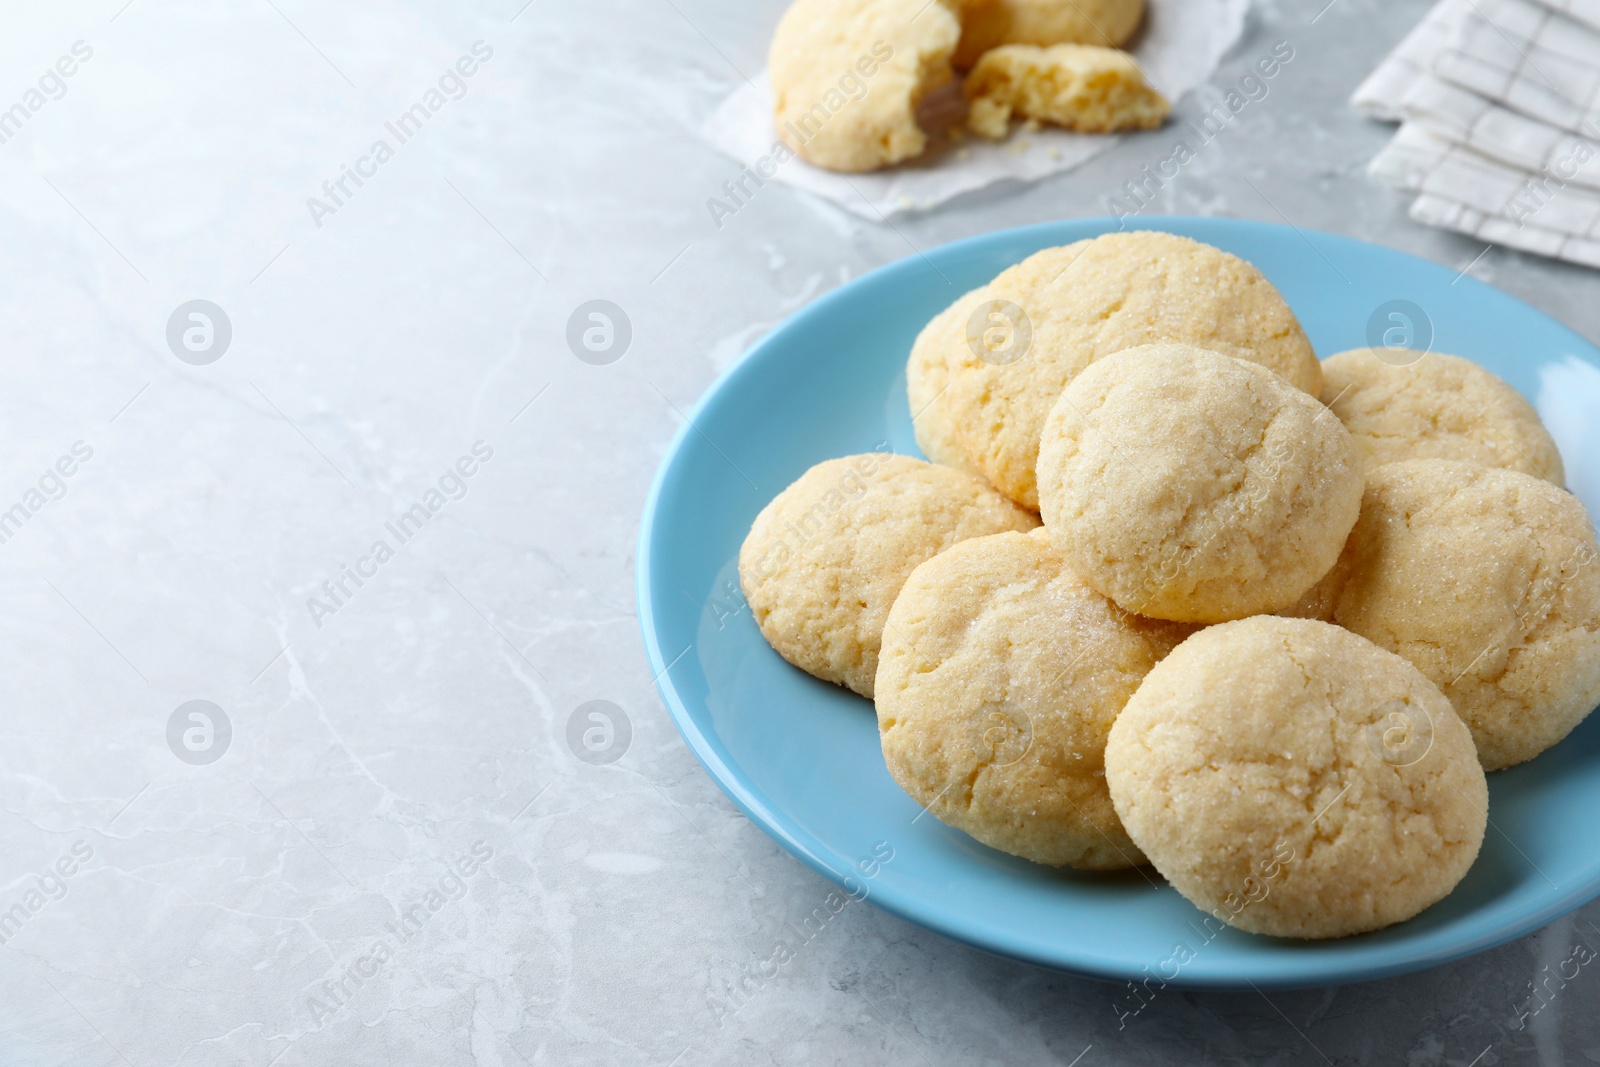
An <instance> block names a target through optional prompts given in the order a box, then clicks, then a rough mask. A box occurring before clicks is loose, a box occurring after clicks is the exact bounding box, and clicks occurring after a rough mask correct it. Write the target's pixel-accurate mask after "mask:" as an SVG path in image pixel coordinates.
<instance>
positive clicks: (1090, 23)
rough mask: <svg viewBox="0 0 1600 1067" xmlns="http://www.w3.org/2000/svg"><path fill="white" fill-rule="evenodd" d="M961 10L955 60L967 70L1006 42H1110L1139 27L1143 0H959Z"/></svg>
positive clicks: (1111, 44)
mask: <svg viewBox="0 0 1600 1067" xmlns="http://www.w3.org/2000/svg"><path fill="white" fill-rule="evenodd" d="M960 10H961V44H960V46H959V47H957V49H956V56H955V65H956V66H957V67H959V68H960V69H962V70H966V69H967V68H969V67H971V66H972V65H973V64H974V63H977V62H978V60H979V58H980V57H981V56H982V55H983V54H984V53H985V52H987V51H989V50H990V49H992V48H998V47H1000V46H1001V45H1007V44H1031V45H1046V46H1048V45H1053V44H1093V45H1100V46H1101V47H1105V48H1115V47H1116V46H1117V45H1120V44H1123V43H1124V42H1126V41H1127V40H1128V39H1129V38H1130V37H1132V36H1133V34H1134V31H1135V30H1137V29H1138V28H1139V23H1140V22H1141V21H1142V20H1143V18H1144V0H961V2H960Z"/></svg>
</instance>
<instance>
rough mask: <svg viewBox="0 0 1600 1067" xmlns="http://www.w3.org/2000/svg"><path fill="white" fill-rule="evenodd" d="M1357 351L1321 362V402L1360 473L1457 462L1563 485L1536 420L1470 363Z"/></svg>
mask: <svg viewBox="0 0 1600 1067" xmlns="http://www.w3.org/2000/svg"><path fill="white" fill-rule="evenodd" d="M1401 354H1402V355H1404V356H1407V357H1411V356H1416V357H1417V358H1416V362H1414V363H1407V364H1404V365H1400V366H1396V365H1395V364H1392V363H1390V362H1388V361H1387V360H1386V359H1385V358H1384V357H1385V356H1389V358H1393V354H1392V353H1390V352H1389V351H1388V350H1386V349H1372V348H1357V349H1354V350H1352V351H1349V352H1340V353H1339V354H1338V355H1336V356H1330V357H1329V358H1327V359H1325V360H1323V361H1322V402H1323V403H1325V404H1327V405H1328V406H1329V407H1331V408H1332V409H1333V413H1334V414H1335V415H1337V416H1339V420H1340V421H1341V422H1343V423H1344V424H1345V428H1346V429H1348V430H1349V431H1350V434H1351V436H1352V437H1354V438H1355V441H1356V450H1357V451H1358V452H1359V453H1360V455H1361V462H1362V465H1363V466H1364V467H1367V468H1369V469H1370V468H1372V467H1378V466H1382V465H1383V464H1385V463H1396V462H1399V461H1400V460H1406V459H1458V460H1462V461H1464V462H1467V463H1481V464H1483V465H1484V466H1485V467H1505V468H1506V469H1508V470H1516V471H1521V472H1522V473H1524V474H1531V475H1533V476H1534V477H1535V478H1543V479H1545V480H1546V481H1550V482H1554V483H1555V484H1556V485H1561V484H1563V471H1562V466H1561V453H1560V452H1558V451H1557V450H1556V443H1555V441H1554V440H1552V439H1551V437H1550V433H1549V431H1547V430H1546V429H1545V428H1544V424H1543V423H1542V422H1540V421H1539V413H1538V412H1536V411H1534V409H1533V405H1532V404H1530V403H1528V402H1527V401H1526V400H1524V399H1523V398H1522V395H1521V394H1520V393H1518V392H1517V391H1516V390H1515V389H1513V388H1511V386H1509V385H1507V384H1506V383H1505V382H1503V381H1501V380H1500V379H1499V378H1497V377H1495V376H1494V375H1493V374H1491V373H1489V372H1488V371H1486V370H1484V369H1483V368H1482V367H1480V366H1478V365H1477V364H1476V363H1473V362H1472V361H1470V360H1465V359H1462V358H1461V357H1459V356H1446V355H1443V354H1441V353H1438V352H1429V353H1427V354H1425V355H1420V356H1417V354H1416V353H1401Z"/></svg>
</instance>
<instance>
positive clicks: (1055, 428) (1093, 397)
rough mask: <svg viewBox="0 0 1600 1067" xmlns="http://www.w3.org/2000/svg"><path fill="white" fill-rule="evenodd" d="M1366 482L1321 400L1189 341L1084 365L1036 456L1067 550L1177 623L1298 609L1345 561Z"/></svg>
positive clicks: (1088, 572)
mask: <svg viewBox="0 0 1600 1067" xmlns="http://www.w3.org/2000/svg"><path fill="white" fill-rule="evenodd" d="M1361 486H1362V481H1361V473H1360V471H1359V470H1358V468H1357V466H1356V456H1355V447H1354V445H1353V444H1352V443H1351V441H1350V435H1349V433H1347V432H1346V431H1345V428H1344V427H1343V426H1342V425H1340V424H1339V420H1338V419H1336V418H1334V417H1333V416H1332V414H1330V413H1329V412H1328V409H1327V408H1325V407H1323V406H1322V405H1321V404H1319V403H1318V402H1317V401H1316V399H1315V398H1314V397H1311V396H1309V395H1308V394H1306V393H1304V392H1302V391H1300V390H1298V389H1296V388H1294V387H1293V386H1291V385H1289V383H1287V382H1285V381H1284V380H1283V379H1282V378H1279V377H1278V376H1277V375H1275V374H1273V373H1272V372H1270V371H1268V370H1266V369H1265V368H1263V367H1259V366H1257V365H1255V364H1253V363H1246V362H1244V361H1243V360H1239V359H1234V358H1232V357H1230V356H1225V355H1222V354H1220V353H1217V352H1211V351H1208V350H1206V349H1203V348H1196V347H1194V346H1192V345H1145V346H1141V347H1139V348H1131V349H1128V350H1127V351H1124V352H1119V353H1117V354H1116V355H1112V356H1107V357H1106V358H1104V359H1102V360H1099V361H1098V362H1096V363H1093V364H1091V365H1090V366H1089V368H1088V369H1087V370H1085V371H1084V372H1083V373H1082V374H1080V375H1078V376H1077V377H1076V378H1074V379H1073V381H1072V383H1071V384H1070V385H1068V386H1067V388H1066V389H1065V390H1064V391H1063V392H1062V394H1061V397H1060V399H1059V400H1058V402H1057V403H1056V405H1055V407H1054V409H1053V410H1052V411H1051V412H1050V417H1049V419H1048V421H1046V423H1045V427H1044V437H1043V442H1042V444H1041V445H1040V451H1039V496H1040V504H1041V507H1042V512H1043V515H1044V522H1045V526H1046V528H1047V529H1049V531H1050V538H1051V540H1052V541H1053V542H1054V543H1055V545H1056V547H1057V548H1058V549H1060V550H1061V553H1062V555H1064V556H1066V557H1067V559H1068V560H1070V561H1071V562H1072V564H1073V565H1074V566H1075V567H1076V568H1077V569H1078V571H1079V572H1080V573H1081V574H1082V575H1083V577H1084V579H1085V580H1086V581H1087V582H1088V583H1089V584H1090V585H1092V586H1093V587H1094V588H1095V589H1098V590H1099V591H1100V592H1102V593H1104V594H1105V595H1106V596H1109V597H1110V598H1111V599H1112V600H1115V601H1116V602H1117V603H1118V604H1119V605H1121V606H1122V607H1123V608H1124V609H1126V610H1128V611H1132V612H1136V613H1138V614H1140V615H1150V616H1153V617H1155V618H1160V619H1174V620H1178V621H1181V622H1225V621H1227V620H1229V619H1239V618H1243V617H1245V616H1247V615H1254V614H1257V613H1260V612H1271V611H1277V610H1280V609H1284V608H1288V607H1290V606H1291V605H1293V604H1294V603H1295V602H1296V601H1297V600H1298V599H1299V598H1300V597H1302V596H1303V595H1305V594H1306V593H1307V592H1308V591H1309V590H1310V589H1311V588H1312V586H1314V585H1315V584H1316V583H1317V582H1318V581H1319V580H1320V579H1321V578H1323V576H1325V575H1326V574H1327V573H1328V572H1329V571H1330V570H1331V569H1332V568H1333V565H1334V563H1335V562H1336V561H1337V560H1338V558H1339V553H1340V550H1341V548H1342V547H1343V546H1344V542H1345V537H1346V535H1347V534H1348V533H1349V532H1350V528H1351V527H1352V526H1353V525H1354V524H1355V521H1356V515H1357V513H1358V512H1359V510H1360V505H1361Z"/></svg>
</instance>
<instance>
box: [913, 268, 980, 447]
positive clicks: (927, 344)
mask: <svg viewBox="0 0 1600 1067" xmlns="http://www.w3.org/2000/svg"><path fill="white" fill-rule="evenodd" d="M987 300H988V290H987V287H979V288H977V289H974V290H972V292H970V293H967V294H966V295H965V296H962V297H961V298H959V299H958V300H956V302H955V303H953V304H951V305H950V306H949V307H947V308H945V309H944V310H943V311H941V312H939V314H937V315H935V316H934V317H933V318H932V319H931V320H930V321H929V322H928V325H926V326H924V327H923V328H922V332H921V333H919V334H917V339H916V342H915V343H913V344H912V346H911V357H910V358H909V359H907V360H906V399H907V401H909V403H910V405H911V426H912V429H913V430H914V431H915V432H916V436H917V447H918V448H921V449H922V454H923V455H925V456H927V457H928V458H929V459H931V460H933V462H935V463H942V464H944V465H945V466H947V467H959V468H960V469H961V470H964V471H969V472H971V473H973V474H980V473H981V472H980V471H979V470H978V468H977V465H976V464H974V463H973V462H972V461H971V460H970V459H968V458H967V453H966V452H965V451H964V450H963V449H962V447H961V438H960V435H959V434H958V433H957V432H956V425H955V421H954V415H953V414H952V412H951V411H950V401H949V398H948V392H949V386H950V365H949V354H950V353H951V352H953V351H956V350H957V349H958V348H959V347H960V346H961V345H962V344H964V343H966V337H967V329H968V322H969V321H970V320H971V318H972V316H973V313H974V311H976V310H977V309H978V307H979V305H981V304H983V303H985V302H986V301H987ZM980 343H981V342H980Z"/></svg>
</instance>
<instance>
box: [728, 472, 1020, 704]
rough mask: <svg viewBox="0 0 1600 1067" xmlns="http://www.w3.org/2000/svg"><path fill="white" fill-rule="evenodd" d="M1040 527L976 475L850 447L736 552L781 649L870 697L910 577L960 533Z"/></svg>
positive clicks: (801, 482) (790, 495)
mask: <svg viewBox="0 0 1600 1067" xmlns="http://www.w3.org/2000/svg"><path fill="white" fill-rule="evenodd" d="M1038 525H1039V522H1038V520H1037V519H1035V518H1034V517H1033V516H1032V515H1030V514H1028V513H1027V512H1026V511H1023V510H1022V509H1021V508H1018V507H1017V506H1016V505H1014V504H1012V503H1011V502H1010V501H1009V500H1007V499H1006V498H1005V497H1003V496H1001V495H1000V494H999V493H997V492H995V491H994V490H993V489H992V488H990V487H989V486H988V485H986V484H984V482H983V480H982V479H981V478H977V477H975V476H973V475H971V474H966V473H964V472H962V471H958V470H954V469H952V468H950V467H938V466H935V465H934V464H932V463H924V462H923V461H922V460H920V459H912V458H910V457H909V456H896V455H889V454H884V453H868V454H865V455H860V456H846V457H844V458H843V459H831V460H827V461H826V462H823V463H819V464H817V465H816V466H815V467H812V468H811V469H810V470H808V471H806V472H805V473H804V474H802V475H801V476H800V478H799V479H798V480H797V481H796V482H795V483H794V484H793V485H791V486H789V488H787V489H785V490H784V491H783V492H781V493H779V494H778V495H777V496H776V497H774V498H773V500H772V502H771V503H769V504H768V505H767V506H766V507H765V508H763V509H761V513H760V514H759V515H757V516H756V521H755V522H754V523H753V524H751V527H750V533H749V535H748V536H746V537H745V540H744V545H743V546H742V547H741V548H740V550H739V582H740V584H741V585H742V586H743V587H744V595H745V597H746V599H748V600H749V602H750V609H751V611H752V612H753V613H754V615H755V620H756V623H757V625H759V626H760V627H761V633H762V636H764V637H765V638H766V639H767V641H768V643H769V644H771V645H772V647H773V648H774V649H776V650H777V652H778V654H779V655H780V656H782V657H783V658H784V659H786V660H788V661H789V662H790V663H792V664H794V665H795V666H796V667H799V668H800V669H801V670H804V671H808V672H810V673H811V674H814V675H816V676H817V677H818V678H822V679H824V680H826V681H829V682H836V683H838V684H839V685H844V686H848V687H849V688H851V689H853V690H855V691H856V692H857V693H860V694H861V695H862V696H864V697H871V696H872V679H873V676H874V675H875V674H876V673H877V670H878V648H879V644H880V642H881V639H882V636H883V621H884V618H885V617H886V616H887V615H888V614H889V607H890V605H891V604H893V603H894V598H895V596H896V595H897V594H898V593H899V592H900V586H901V584H902V583H903V582H905V580H906V575H908V574H910V573H911V571H912V569H913V568H914V567H916V565H917V564H919V563H921V562H922V561H923V560H926V559H929V558H930V557H932V556H934V555H935V554H937V553H939V552H943V551H944V550H945V549H947V548H949V547H950V546H951V545H953V544H955V543H956V542H958V541H965V540H966V539H967V538H969V537H979V536H982V535H984V534H993V533H1001V532H1004V531H1006V530H1032V529H1035V528H1036V527H1037V526H1038Z"/></svg>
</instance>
